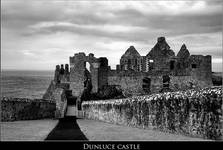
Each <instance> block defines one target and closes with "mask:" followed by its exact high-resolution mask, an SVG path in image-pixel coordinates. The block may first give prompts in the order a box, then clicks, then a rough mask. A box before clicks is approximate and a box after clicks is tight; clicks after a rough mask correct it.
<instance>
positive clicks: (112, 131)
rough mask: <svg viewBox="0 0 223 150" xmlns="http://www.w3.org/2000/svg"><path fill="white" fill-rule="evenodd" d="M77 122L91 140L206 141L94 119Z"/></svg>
mask: <svg viewBox="0 0 223 150" xmlns="http://www.w3.org/2000/svg"><path fill="white" fill-rule="evenodd" d="M77 123H78V125H79V127H80V129H81V130H82V132H83V133H84V135H85V136H86V137H87V138H88V139H89V140H90V141H205V140H204V139H201V138H192V137H188V136H183V135H176V134H170V133H164V132H160V131H154V130H148V129H139V128H132V127H126V126H120V125H115V124H110V123H104V122H99V121H93V120H85V119H78V120H77Z"/></svg>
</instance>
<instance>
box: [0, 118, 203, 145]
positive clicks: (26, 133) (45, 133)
mask: <svg viewBox="0 0 223 150" xmlns="http://www.w3.org/2000/svg"><path fill="white" fill-rule="evenodd" d="M44 139H45V140H47V141H48V140H89V141H120V140H122V141H204V139H200V138H192V137H188V136H183V135H176V134H170V133H164V132H159V131H154V130H148V129H145V130H144V129H138V128H132V127H126V126H119V125H115V124H109V123H104V122H99V121H93V120H86V119H76V118H75V117H70V116H69V117H67V118H65V119H60V120H59V121H58V120H31V121H15V122H2V123H1V140H3V141H19V140H20V141H21V140H22V141H43V140H44Z"/></svg>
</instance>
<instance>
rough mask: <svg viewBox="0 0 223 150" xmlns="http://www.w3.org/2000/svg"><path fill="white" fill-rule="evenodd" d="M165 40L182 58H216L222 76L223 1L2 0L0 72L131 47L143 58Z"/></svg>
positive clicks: (115, 55)
mask: <svg viewBox="0 0 223 150" xmlns="http://www.w3.org/2000/svg"><path fill="white" fill-rule="evenodd" d="M161 36H164V37H166V41H167V43H168V44H169V45H170V47H171V49H172V50H173V51H174V52H175V54H177V53H178V51H179V50H180V47H181V46H182V44H183V43H185V44H186V46H187V48H188V50H189V51H190V53H191V54H194V55H212V70H213V71H222V1H221V0H220V1H214V0H209V1H195V0H194V1H188V0H187V1H128V0H125V1H93V2H92V1H71V0H67V1H63V0H51V1H47V0H39V1H37V0H2V1H1V68H2V69H17V70H54V69H55V66H56V65H57V64H65V63H69V57H70V56H73V55H74V53H78V52H84V53H85V54H86V55H88V54H89V53H94V55H95V57H107V58H108V61H109V65H110V66H111V68H113V69H115V66H116V64H119V60H120V58H121V56H122V54H124V52H125V51H126V50H127V49H128V48H129V47H130V46H131V45H133V46H134V47H135V48H136V49H137V50H138V52H139V53H140V54H141V55H142V56H145V55H146V54H147V53H148V52H149V51H150V50H151V48H153V46H154V45H155V44H156V42H157V38H158V37H161Z"/></svg>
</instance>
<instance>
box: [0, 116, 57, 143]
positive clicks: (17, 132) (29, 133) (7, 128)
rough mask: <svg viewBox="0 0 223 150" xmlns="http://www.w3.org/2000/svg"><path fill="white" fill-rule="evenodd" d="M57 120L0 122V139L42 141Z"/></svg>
mask: <svg viewBox="0 0 223 150" xmlns="http://www.w3.org/2000/svg"><path fill="white" fill-rule="evenodd" d="M57 123H58V120H52V119H44V120H26V121H13V122H1V132H0V133H1V141H43V140H44V139H45V138H46V137H47V135H48V134H49V133H50V131H51V130H52V129H53V128H54V127H55V126H56V125H57Z"/></svg>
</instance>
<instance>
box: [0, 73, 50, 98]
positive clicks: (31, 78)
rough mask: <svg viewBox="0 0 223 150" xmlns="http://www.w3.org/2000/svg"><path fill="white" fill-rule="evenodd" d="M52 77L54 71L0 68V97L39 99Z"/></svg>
mask: <svg viewBox="0 0 223 150" xmlns="http://www.w3.org/2000/svg"><path fill="white" fill-rule="evenodd" d="M53 77H54V71H36V70H35V71H30V70H29V71H28V70H23V71H21V70H19V71H18V70H2V71H1V97H14V98H30V99H40V98H42V96H43V94H44V93H45V92H46V90H47V88H48V86H49V84H50V82H51V80H53Z"/></svg>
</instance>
